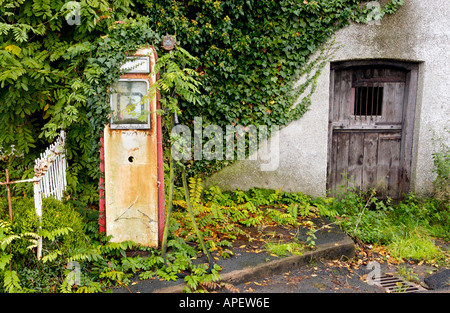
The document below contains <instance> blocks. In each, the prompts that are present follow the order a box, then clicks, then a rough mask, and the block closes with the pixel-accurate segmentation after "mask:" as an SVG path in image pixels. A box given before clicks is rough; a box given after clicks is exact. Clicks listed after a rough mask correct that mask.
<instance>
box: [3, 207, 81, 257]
mask: <svg viewBox="0 0 450 313" xmlns="http://www.w3.org/2000/svg"><path fill="white" fill-rule="evenodd" d="M11 203H12V209H13V224H12V229H13V231H14V232H15V233H26V232H34V233H37V232H38V230H39V219H38V216H37V215H36V211H35V207H34V199H33V198H13V199H12V200H11ZM7 212H8V202H7V200H6V199H4V198H2V199H0V218H1V219H4V220H9V216H8V213H7ZM62 227H70V228H72V230H73V231H72V232H70V233H69V234H67V235H63V236H61V239H60V244H61V249H62V250H63V251H67V250H73V249H74V248H77V247H80V246H81V247H83V246H85V245H86V244H85V235H84V232H83V219H82V217H81V216H80V214H79V213H78V212H77V211H76V210H75V209H74V208H73V207H72V206H71V205H70V204H67V203H63V202H61V201H58V200H55V199H53V198H47V199H43V201H42V228H43V229H45V230H47V231H53V230H55V229H59V228H62ZM27 246H29V242H26V240H19V241H17V242H16V243H15V244H14V249H15V251H16V252H17V253H19V254H27V253H28V252H29V250H27V249H26V247H27Z"/></svg>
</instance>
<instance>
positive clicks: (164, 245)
mask: <svg viewBox="0 0 450 313" xmlns="http://www.w3.org/2000/svg"><path fill="white" fill-rule="evenodd" d="M174 163H175V162H174V160H173V158H171V161H170V170H169V180H170V184H169V204H168V208H167V213H166V221H165V225H164V233H163V240H162V246H161V250H162V257H163V260H164V265H165V266H166V268H167V262H166V250H167V236H168V233H169V224H170V215H171V213H172V208H173V203H172V201H173V186H174ZM182 178H183V187H184V193H185V197H186V203H187V207H188V212H189V217H190V218H191V221H192V226H193V227H194V231H195V233H196V235H197V237H198V239H199V241H200V244H201V246H202V249H203V252H204V253H205V254H206V255H207V256H208V262H209V267H208V270H207V273H208V274H209V273H211V270H212V267H213V262H212V257H211V253H210V252H209V250H208V248H207V247H206V245H205V242H204V240H203V236H202V234H201V233H200V230H199V229H198V227H197V223H196V222H195V216H194V212H193V211H192V206H191V200H190V197H189V188H188V184H187V179H186V170H185V169H184V167H183V172H182ZM186 276H188V275H186V274H182V273H177V277H179V278H183V277H186Z"/></svg>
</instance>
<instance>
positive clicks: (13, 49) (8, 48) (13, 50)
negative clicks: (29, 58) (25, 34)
mask: <svg viewBox="0 0 450 313" xmlns="http://www.w3.org/2000/svg"><path fill="white" fill-rule="evenodd" d="M5 50H6V51H8V52H11V53H12V54H15V55H16V56H18V55H19V54H20V52H22V49H21V48H20V47H18V46H16V45H8V46H6V47H5Z"/></svg>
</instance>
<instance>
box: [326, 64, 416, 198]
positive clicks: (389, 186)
mask: <svg viewBox="0 0 450 313" xmlns="http://www.w3.org/2000/svg"><path fill="white" fill-rule="evenodd" d="M413 69H414V67H412V66H399V65H398V64H392V63H390V62H388V63H386V64H383V63H382V62H373V64H371V62H366V63H365V62H354V64H352V63H348V62H346V63H343V64H333V65H332V70H331V86H330V95H331V97H330V118H329V145H328V151H329V152H328V186H327V188H328V190H330V191H331V193H332V194H333V193H335V192H336V191H345V190H347V189H348V188H355V189H356V190H364V191H367V190H368V189H371V188H374V189H375V190H376V191H377V196H378V197H380V198H384V197H391V198H398V197H399V195H400V194H402V193H404V192H407V191H408V189H409V182H410V178H409V177H410V166H411V150H412V149H411V148H412V124H413V119H414V115H413V113H414V109H413V107H414V106H415V89H413V88H411V86H412V84H414V83H412V78H413V80H414V82H416V81H417V72H416V71H413ZM413 72H414V73H413ZM411 73H413V75H411ZM411 112H412V114H411Z"/></svg>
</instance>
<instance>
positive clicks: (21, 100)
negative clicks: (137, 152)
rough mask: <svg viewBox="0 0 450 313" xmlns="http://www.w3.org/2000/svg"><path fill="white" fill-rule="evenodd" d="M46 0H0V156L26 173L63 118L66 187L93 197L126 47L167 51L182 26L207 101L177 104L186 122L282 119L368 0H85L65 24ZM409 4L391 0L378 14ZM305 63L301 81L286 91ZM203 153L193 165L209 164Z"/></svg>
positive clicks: (296, 111)
mask: <svg viewBox="0 0 450 313" xmlns="http://www.w3.org/2000/svg"><path fill="white" fill-rule="evenodd" d="M47 2H48V1H47ZM47 2H45V1H44V2H43V1H33V0H22V1H16V2H14V3H12V2H8V3H4V5H2V6H0V17H1V22H0V35H1V36H0V51H1V53H0V67H1V68H2V72H1V73H0V87H1V89H0V98H1V99H3V100H4V101H3V102H4V103H3V104H2V106H0V150H2V151H1V152H0V156H1V158H2V160H1V161H2V162H0V168H5V167H6V166H8V167H9V168H11V169H18V168H19V167H22V168H21V170H20V171H19V170H18V171H17V174H18V175H17V176H19V175H20V176H22V175H26V176H29V175H30V173H31V172H32V168H31V164H32V161H33V159H34V158H35V157H36V156H37V155H38V154H39V153H40V152H42V148H43V147H45V146H46V145H47V144H48V142H49V141H51V139H52V138H53V137H54V136H55V135H56V134H57V130H58V129H60V128H62V129H65V130H66V131H67V148H68V149H67V150H68V151H67V156H68V160H69V161H70V163H71V172H70V173H69V177H68V183H69V190H70V191H71V195H72V196H75V193H77V194H78V195H82V196H83V197H85V199H86V200H87V201H95V200H96V197H97V192H96V188H95V187H96V186H97V184H96V182H97V181H98V175H99V172H98V162H99V159H98V137H99V136H100V132H101V131H102V130H103V128H104V124H105V123H106V122H107V116H108V114H109V111H108V108H109V95H108V96H107V97H104V96H105V94H106V90H109V86H110V85H111V84H112V82H114V81H115V80H117V79H118V76H119V74H120V73H119V70H118V65H119V64H120V62H121V61H123V60H124V58H125V52H128V51H135V50H136V48H137V47H138V46H139V45H142V44H152V45H153V46H155V48H156V49H157V50H158V55H159V57H162V56H163V55H164V54H165V53H166V52H165V51H164V50H163V49H162V48H161V47H160V42H161V37H162V36H163V35H165V34H175V35H176V37H177V41H178V44H179V45H180V46H183V47H189V49H188V50H189V52H190V53H191V54H193V55H194V56H197V57H199V60H200V63H199V64H196V65H195V67H194V68H195V69H196V71H197V73H198V74H199V75H198V76H199V77H198V78H196V79H198V80H199V82H200V83H201V84H202V85H203V89H202V90H201V93H202V97H201V101H200V102H199V103H196V104H195V105H192V104H191V103H189V101H180V104H179V107H180V109H181V110H182V111H183V115H182V116H181V122H182V123H185V124H186V125H191V124H192V120H193V117H194V116H202V117H203V118H204V121H205V123H206V121H208V123H214V124H217V125H220V126H223V125H230V124H231V123H239V124H242V125H244V126H245V125H268V126H270V125H274V124H275V125H286V124H287V123H289V122H290V121H292V120H295V119H298V118H300V117H301V116H302V115H303V114H304V112H305V111H306V109H307V107H308V105H309V99H310V94H311V93H312V92H314V90H315V87H316V84H315V82H316V80H317V77H318V73H320V70H321V68H323V66H324V64H326V62H325V60H326V58H327V54H326V53H325V54H321V56H320V57H319V59H318V60H309V57H310V55H311V54H313V53H314V52H316V51H318V49H320V48H319V47H320V46H321V44H323V43H324V42H326V41H327V39H328V38H330V37H331V35H332V34H333V33H334V32H335V31H336V30H337V29H339V28H342V27H344V26H345V25H347V24H348V23H349V21H350V20H353V21H356V22H365V21H367V15H368V12H367V10H366V9H364V6H360V4H361V3H363V2H365V1H362V0H321V1H302V0H295V1H286V0H284V1H270V0H264V1H262V0H258V1H256V0H249V1H245V2H243V1H239V0H232V1H210V0H201V1H181V0H176V1H167V0H154V1H147V0H134V1H132V0H115V1H112V0H99V1H79V2H78V3H79V4H80V10H81V16H82V18H81V22H80V24H79V25H69V24H68V23H67V22H66V20H65V18H64V17H65V16H66V14H68V13H70V12H71V9H70V7H69V6H70V5H68V4H67V1H65V0H64V1H63V0H54V1H50V2H48V3H47ZM402 4H403V0H390V1H387V3H386V5H384V6H383V7H382V9H381V14H380V16H382V15H384V14H386V13H387V14H390V13H393V12H395V10H396V9H397V8H398V7H399V6H400V5H402ZM309 61H311V62H309ZM302 74H305V75H306V76H307V79H306V80H307V81H306V83H305V84H302V85H301V86H300V87H299V88H297V89H296V90H295V92H291V91H292V89H293V86H294V85H293V84H294V81H295V80H296V79H297V78H298V76H299V75H302ZM307 86H311V87H312V88H311V89H308V88H306V87H307ZM300 95H302V96H304V97H303V98H302V99H301V100H300V103H298V104H296V105H294V104H295V102H296V100H297V99H298V98H299V96H300ZM163 96H164V94H163ZM99 103H100V105H99ZM13 150H14V151H13ZM3 156H8V157H7V159H5V160H3ZM225 162H226V161H225ZM7 163H9V164H7ZM205 163H206V164H205ZM208 163H212V162H210V161H206V160H205V161H202V162H197V163H195V164H192V167H195V170H196V172H201V173H204V172H210V171H211V168H212V167H208V166H207V165H209V164H208ZM0 173H2V171H0ZM93 185H95V187H94V188H93V187H92V186H93ZM24 186H29V185H24ZM1 192H3V191H1Z"/></svg>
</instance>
